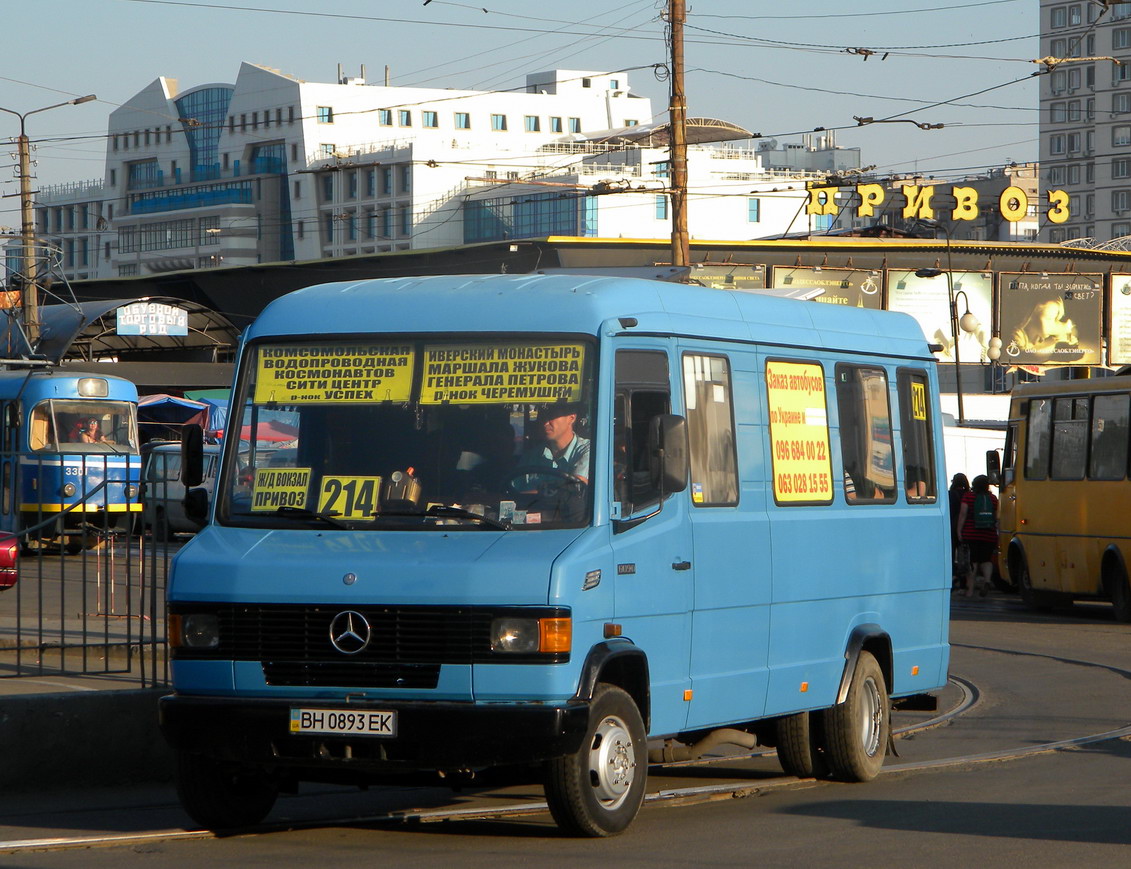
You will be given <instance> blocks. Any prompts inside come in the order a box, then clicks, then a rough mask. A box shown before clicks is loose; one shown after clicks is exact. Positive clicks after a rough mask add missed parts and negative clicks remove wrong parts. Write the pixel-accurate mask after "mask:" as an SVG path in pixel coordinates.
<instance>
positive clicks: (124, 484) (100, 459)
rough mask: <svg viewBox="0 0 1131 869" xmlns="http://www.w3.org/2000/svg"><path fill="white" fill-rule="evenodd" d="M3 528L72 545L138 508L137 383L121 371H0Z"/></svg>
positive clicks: (127, 521) (128, 518)
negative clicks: (112, 374) (113, 373)
mask: <svg viewBox="0 0 1131 869" xmlns="http://www.w3.org/2000/svg"><path fill="white" fill-rule="evenodd" d="M0 437H2V441H0V530H2V531H7V532H13V533H16V534H18V535H20V536H21V537H22V538H23V540H22V542H23V543H24V544H25V545H26V544H30V543H32V542H33V541H37V542H57V543H59V544H63V545H65V546H66V547H67V548H68V549H71V550H72V551H74V550H77V549H78V548H80V547H82V546H89V545H91V544H93V543H94V542H95V541H96V540H97V539H98V538H99V537H100V536H103V535H105V534H106V533H108V532H110V531H113V530H114V529H118V528H129V527H130V526H131V525H132V518H133V517H132V515H131V514H134V513H140V512H141V503H140V500H139V498H138V488H139V481H140V476H141V460H140V457H139V454H138V434H137V387H136V386H134V384H133V383H131V382H130V381H128V380H124V379H122V378H120V377H110V376H105V375H95V374H86V373H78V372H68V371H60V370H59V369H53V368H47V367H45V368H16V369H9V370H3V371H0Z"/></svg>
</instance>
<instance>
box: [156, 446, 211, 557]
mask: <svg viewBox="0 0 1131 869" xmlns="http://www.w3.org/2000/svg"><path fill="white" fill-rule="evenodd" d="M147 446H149V445H147ZM144 451H145V450H144V448H143V452H144ZM219 464H220V447H219V446H218V445H217V444H205V445H204V481H203V482H202V483H201V488H203V489H205V490H207V491H208V497H209V498H211V497H212V489H213V487H214V486H215V484H216V469H217V467H219ZM184 499H185V486H184V483H182V482H181V445H180V444H179V443H175V442H159V443H157V444H156V445H154V446H151V447H150V448H149V450H148V455H147V456H146V458H145V465H144V468H143V470H142V475H141V503H142V513H141V515H142V521H143V523H144V525H145V527H146V528H149V529H151V530H152V532H153V536H154V537H155V538H156V539H158V540H169V539H171V537H172V536H173V535H174V534H186V533H187V534H195V533H196V532H197V531H199V530H200V525H199V524H198V523H196V522H193V521H192V520H191V519H189V518H188V516H186V515H185V506H184Z"/></svg>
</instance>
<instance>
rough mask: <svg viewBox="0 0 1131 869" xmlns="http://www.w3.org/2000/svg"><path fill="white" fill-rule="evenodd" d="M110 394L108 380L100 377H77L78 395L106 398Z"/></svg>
mask: <svg viewBox="0 0 1131 869" xmlns="http://www.w3.org/2000/svg"><path fill="white" fill-rule="evenodd" d="M109 394H110V382H109V381H108V380H104V379H103V378H101V377H81V378H79V395H81V396H82V397H83V398H106V396H108V395H109Z"/></svg>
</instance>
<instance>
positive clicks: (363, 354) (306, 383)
mask: <svg viewBox="0 0 1131 869" xmlns="http://www.w3.org/2000/svg"><path fill="white" fill-rule="evenodd" d="M256 358H257V360H258V361H257V365H258V370H257V371H256V378H255V399H254V400H255V403H256V404H267V403H268V402H278V403H279V404H311V403H320V404H349V403H360V402H373V401H408V398H409V395H410V394H411V392H412V370H413V361H414V353H413V350H412V347H410V346H409V345H407V344H403V345H402V344H395V345H390V344H369V343H357V342H344V341H343V342H334V343H332V344H268V345H264V346H262V347H260V348H259V352H258V355H257V357H256Z"/></svg>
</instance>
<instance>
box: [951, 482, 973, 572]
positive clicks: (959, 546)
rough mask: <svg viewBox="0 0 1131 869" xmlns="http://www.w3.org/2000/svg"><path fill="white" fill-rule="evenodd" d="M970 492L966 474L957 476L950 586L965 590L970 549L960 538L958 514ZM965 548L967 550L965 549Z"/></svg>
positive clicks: (952, 506)
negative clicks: (964, 497) (963, 500)
mask: <svg viewBox="0 0 1131 869" xmlns="http://www.w3.org/2000/svg"><path fill="white" fill-rule="evenodd" d="M969 491H970V480H969V479H967V477H966V475H965V474H955V475H954V476H953V477H952V478H951V480H950V491H949V493H948V494H949V497H950V563H951V565H952V570H951V577H950V586H951V589H954V590H957V589H960V588H965V586H966V573H967V571H968V570H969V569H970V549H969V547H968V546H967V545H966V544H965V543H963V542H962V541H961V540H960V539H959V537H958V512H959V510H961V509H962V496H963V495H965V494H966V493H967V492H969ZM963 547H965V548H963Z"/></svg>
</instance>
